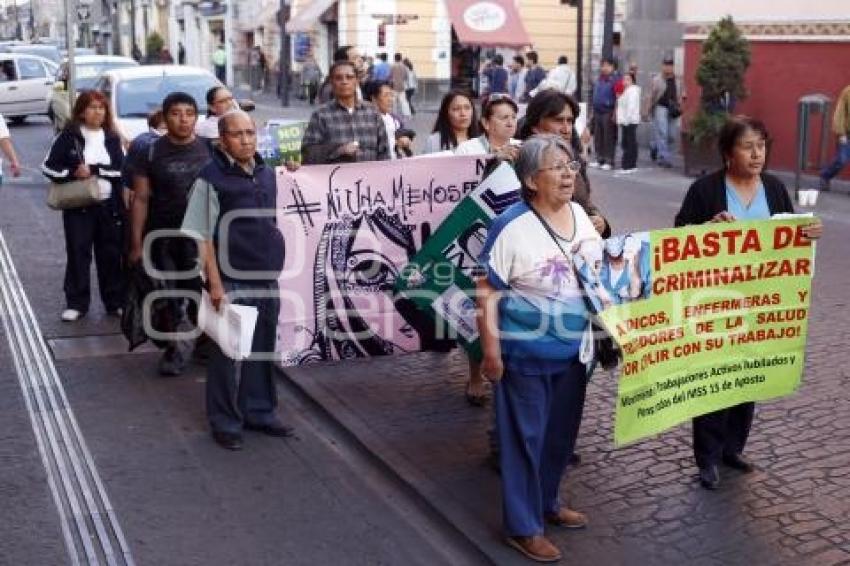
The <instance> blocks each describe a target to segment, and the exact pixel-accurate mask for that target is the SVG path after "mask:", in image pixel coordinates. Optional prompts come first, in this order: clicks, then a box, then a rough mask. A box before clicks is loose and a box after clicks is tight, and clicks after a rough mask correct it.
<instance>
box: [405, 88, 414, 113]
mask: <svg viewBox="0 0 850 566" xmlns="http://www.w3.org/2000/svg"><path fill="white" fill-rule="evenodd" d="M414 94H416V89H415V88H409V89H407V90H405V91H404V95H405V96H407V104H408V106H410V113H411V114H416V109H415V108H413V95H414Z"/></svg>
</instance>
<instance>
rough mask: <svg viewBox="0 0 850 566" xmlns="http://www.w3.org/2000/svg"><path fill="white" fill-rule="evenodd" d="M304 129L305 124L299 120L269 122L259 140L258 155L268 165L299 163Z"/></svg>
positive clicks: (305, 127)
mask: <svg viewBox="0 0 850 566" xmlns="http://www.w3.org/2000/svg"><path fill="white" fill-rule="evenodd" d="M306 129H307V122H304V121H300V120H269V121H268V122H267V123H266V127H265V130H264V131H263V132H262V133H261V139H260V140H259V146H260V147H259V148H258V151H259V152H260V155H261V156H262V157H263V159H264V160H265V161H266V163H268V164H270V165H283V164H284V163H287V162H289V161H292V162H295V163H301V140H302V138H303V137H304V131H305V130H306Z"/></svg>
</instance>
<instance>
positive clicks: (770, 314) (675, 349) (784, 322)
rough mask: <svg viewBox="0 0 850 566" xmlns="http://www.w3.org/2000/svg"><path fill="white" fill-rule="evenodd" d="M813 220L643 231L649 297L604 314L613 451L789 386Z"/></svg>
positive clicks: (806, 294)
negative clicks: (613, 381) (617, 365)
mask: <svg viewBox="0 0 850 566" xmlns="http://www.w3.org/2000/svg"><path fill="white" fill-rule="evenodd" d="M811 221H812V220H811V218H789V219H782V220H767V221H757V222H744V223H735V224H706V225H702V226H690V227H685V228H678V229H673V230H659V231H653V232H649V233H647V234H648V236H647V238H648V239H647V240H646V242H648V245H644V246H641V252H642V253H643V254H644V255H643V257H642V258H638V257H635V258H634V259H633V260H634V261H636V262H640V260H641V259H642V260H643V262H642V263H643V265H644V267H645V268H644V269H643V270H642V271H643V274H642V279H643V281H642V285H643V289H644V290H645V291H646V292H644V293H642V297H640V298H639V297H634V299H635V300H628V301H621V302H620V304H615V303H616V302H617V301H612V302H611V303H610V304H609V305H608V306H607V308H603V309H602V312H601V314H600V318H601V320H602V321H603V322H604V323H605V325H606V327H607V328H608V330H609V331H610V333H611V335H612V336H613V337H614V339H615V340H616V341H617V343H618V344H619V345H620V347H621V349H622V351H623V364H622V368H621V376H620V381H619V384H618V392H617V401H616V411H615V426H614V442H615V444H616V445H622V444H626V443H629V442H633V441H636V440H638V439H641V438H645V437H647V436H651V435H653V434H657V433H659V432H661V431H663V430H666V429H668V428H670V427H672V426H675V425H676V424H678V423H681V422H684V421H686V420H688V419H690V418H692V417H694V416H698V415H701V414H705V413H708V412H711V411H716V410H719V409H722V408H725V407H730V406H733V405H737V404H739V403H744V402H747V401H757V400H763V399H770V398H774V397H780V396H783V395H788V394H790V393H792V392H793V391H794V390H795V389H796V388H797V386H798V385H799V383H800V377H801V375H802V371H803V365H804V364H803V358H804V353H805V345H806V333H807V327H808V312H809V305H810V302H811V281H812V275H813V273H814V247H813V246H812V245H810V244H809V242H807V241H806V240H805V238H803V237H802V234H801V231H800V229H801V227H802V226H804V225H806V224H809V223H811ZM635 265H636V264H635ZM647 268H648V269H647ZM644 297H645V298H644ZM603 302H604V299H603Z"/></svg>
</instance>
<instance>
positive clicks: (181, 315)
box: [150, 237, 201, 332]
mask: <svg viewBox="0 0 850 566" xmlns="http://www.w3.org/2000/svg"><path fill="white" fill-rule="evenodd" d="M150 253H151V263H152V264H153V266H154V267H155V268H156V269H158V270H159V271H162V272H163V273H161V274H157V275H159V276H161V279H162V282H163V285H164V287H165V288H166V289H168V290H170V291H174V290H177V291H183V292H185V294H184V295H183V296H180V297H173V298H167V299H158V300H161V301H167V302H168V305H169V307H168V309H167V312H168V317H167V321H166V322H167V328H157V329H156V330H159V331H161V332H176V331H177V330H178V329H181V330H182V329H184V328H186V326H187V325H188V323H189V321H190V320H195V319H196V315H197V305H198V301H199V300H200V292H201V279H200V275H199V274H200V271H199V267H198V245H197V243H196V242H195V240H193V239H192V238H179V237H175V238H172V237H168V238H156V239H155V240H154V241H153V243H152V244H151V252H150ZM192 271H194V272H196V275H195V276H194V277H183V276H180V274H188V273H189V272H192ZM169 274H174V275H173V276H170V275H169Z"/></svg>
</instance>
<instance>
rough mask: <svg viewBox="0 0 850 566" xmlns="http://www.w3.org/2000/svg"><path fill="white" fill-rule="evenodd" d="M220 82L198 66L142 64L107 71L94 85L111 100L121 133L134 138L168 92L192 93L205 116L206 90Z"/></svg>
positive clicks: (247, 104) (247, 106) (248, 105)
mask: <svg viewBox="0 0 850 566" xmlns="http://www.w3.org/2000/svg"><path fill="white" fill-rule="evenodd" d="M220 85H221V82H220V81H219V80H218V79H217V78H215V75H213V74H212V73H210V72H209V71H207V70H205V69H200V68H198V67H187V66H185V65H142V66H140V67H129V68H124V69H114V70H111V71H106V72H104V73H103V74H102V75H101V77H100V78H99V79H98V80H97V82H96V83H95V85H94V88H95V89H97V90H99V91H101V92H102V93H104V94H105V95H106V97H107V98H108V99H109V101H110V103H111V105H112V112H113V115H114V116H115V121H116V125H117V127H118V129H119V131H120V133H121V135H122V136H123V137H124V138H125V139H126V140H132V139H133V138H135V137H136V136H137V135H139V134H141V133H143V132H146V131H147V130H148V125H147V117H148V114H150V113H151V112H152V111H153V110H155V109H156V108H159V107H160V105H161V104H162V99H163V98H165V97H166V96H167V95H168V94H170V93H172V92H177V91H180V92H185V93H188V94H191V95H192V96H193V97H194V98H195V100H196V101H197V103H198V115H199V116H203V115H205V114H206V112H207V99H206V96H207V91H208V90H209V89H210V88H212V87H214V86H220ZM239 104H240V106H241V107H242V108H244V109H245V110H249V111H250V110H253V103H251V102H249V101H241V102H239Z"/></svg>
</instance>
